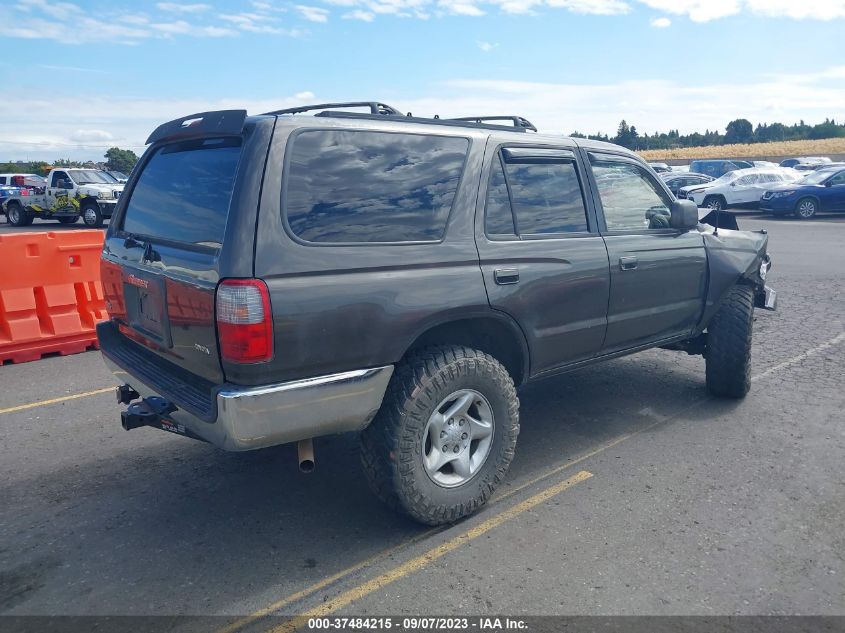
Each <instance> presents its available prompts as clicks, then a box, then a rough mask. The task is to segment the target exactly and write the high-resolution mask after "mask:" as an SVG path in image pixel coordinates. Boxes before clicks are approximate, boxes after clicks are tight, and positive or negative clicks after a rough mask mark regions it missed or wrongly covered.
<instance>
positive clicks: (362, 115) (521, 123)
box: [264, 101, 537, 132]
mask: <svg viewBox="0 0 845 633" xmlns="http://www.w3.org/2000/svg"><path fill="white" fill-rule="evenodd" d="M341 108H369V109H370V111H369V112H343V111H337V110H338V109H341ZM314 110H320V112H317V114H315V115H314V116H319V117H343V118H356V119H380V118H381V117H383V116H391V117H402V119H403V120H404V121H408V122H411V123H429V124H431V123H435V124H439V125H453V126H467V125H469V126H479V127H484V128H487V129H495V130H508V131H511V132H525V131H527V130H531V131H533V132H536V131H537V128H536V127H534V125H533V124H532V123H531V121H529V120H528V119H525V118H523V117H521V116H467V117H456V118H448V119H441V118H440V116H439V115H436V114H435V115H434V116H433V117H431V118H427V117H415V116H413V115H412V114H411V113H410V112H409V113H408V114H402V112H400V111H399V110H397V109H396V108H394V107H393V106H389V105H387V104H386V103H381V102H380V101H348V102H344V103H318V104H314V105H303V106H297V107H295V108H285V109H283V110H273V111H272V112H265V113H264V114H265V115H271V116H272V115H280V114H301V113H303V112H312V111H314ZM493 121H509V122H510V123H512V125H497V124H496V123H492V122H493Z"/></svg>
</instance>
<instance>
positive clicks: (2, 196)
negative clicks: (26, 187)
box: [0, 185, 21, 210]
mask: <svg viewBox="0 0 845 633" xmlns="http://www.w3.org/2000/svg"><path fill="white" fill-rule="evenodd" d="M20 192H21V189H20V187H11V186H9V185H0V210H2V209H3V205H4V204H5V203H6V201H8V200H9V198H11V197H12V196H17V195H20Z"/></svg>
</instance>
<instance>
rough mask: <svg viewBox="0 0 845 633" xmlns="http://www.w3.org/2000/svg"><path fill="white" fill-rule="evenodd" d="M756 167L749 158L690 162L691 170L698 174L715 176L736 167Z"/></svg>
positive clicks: (717, 176)
mask: <svg viewBox="0 0 845 633" xmlns="http://www.w3.org/2000/svg"><path fill="white" fill-rule="evenodd" d="M751 167H754V165H752V164H751V163H749V162H748V161H747V160H694V161H692V162H691V163H690V164H689V170H690V171H691V172H695V173H696V174H706V175H708V176H712V177H713V178H719V177H720V176H724V175H725V174H727V173H728V172H732V171H734V170H736V169H749V168H751Z"/></svg>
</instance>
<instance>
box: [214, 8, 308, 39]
mask: <svg viewBox="0 0 845 633" xmlns="http://www.w3.org/2000/svg"><path fill="white" fill-rule="evenodd" d="M218 17H219V18H220V19H221V20H224V21H225V22H229V23H230V24H232V25H233V26H235V27H237V28H238V29H240V30H241V31H247V32H249V33H269V34H272V35H287V36H288V37H298V36H299V35H301V34H302V31H299V30H298V29H284V28H282V27H280V26H275V25H276V24H277V23H278V19H277V18H275V17H273V16H270V15H265V14H263V13H235V14H226V13H223V14H220V15H219V16H218Z"/></svg>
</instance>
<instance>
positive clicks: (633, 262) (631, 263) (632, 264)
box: [619, 255, 639, 270]
mask: <svg viewBox="0 0 845 633" xmlns="http://www.w3.org/2000/svg"><path fill="white" fill-rule="evenodd" d="M638 263H639V261H638V260H637V256H636V255H628V256H627V257H620V258H619V268H621V269H622V270H634V269H635V268H636V267H637V264H638Z"/></svg>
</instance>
